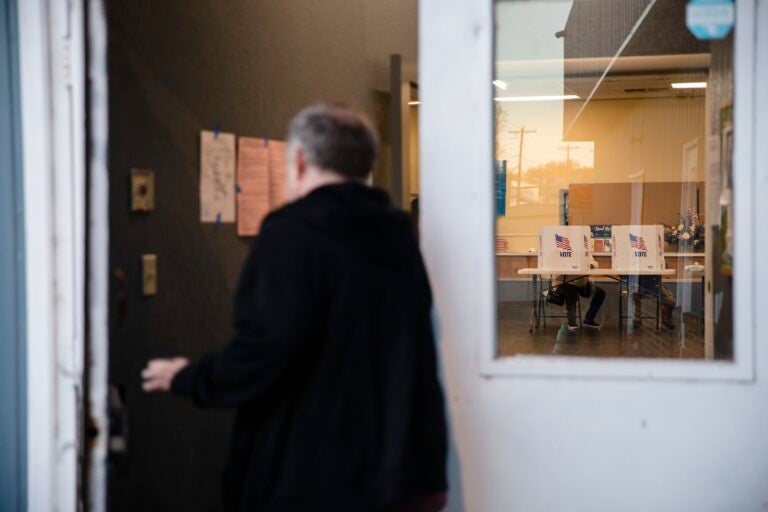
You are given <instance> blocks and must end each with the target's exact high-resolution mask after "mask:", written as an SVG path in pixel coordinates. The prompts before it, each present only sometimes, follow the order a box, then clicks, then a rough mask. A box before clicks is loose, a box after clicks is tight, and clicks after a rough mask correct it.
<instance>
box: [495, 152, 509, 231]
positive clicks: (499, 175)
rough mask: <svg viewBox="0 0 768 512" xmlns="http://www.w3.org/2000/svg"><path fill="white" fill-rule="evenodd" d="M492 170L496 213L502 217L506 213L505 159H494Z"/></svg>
mask: <svg viewBox="0 0 768 512" xmlns="http://www.w3.org/2000/svg"><path fill="white" fill-rule="evenodd" d="M493 171H494V175H495V177H496V215H497V216H499V217H503V216H504V215H506V213H507V161H506V160H496V161H495V162H494V164H493Z"/></svg>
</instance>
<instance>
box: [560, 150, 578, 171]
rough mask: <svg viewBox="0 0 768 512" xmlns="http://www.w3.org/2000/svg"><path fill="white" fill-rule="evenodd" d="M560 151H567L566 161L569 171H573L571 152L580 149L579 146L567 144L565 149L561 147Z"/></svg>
mask: <svg viewBox="0 0 768 512" xmlns="http://www.w3.org/2000/svg"><path fill="white" fill-rule="evenodd" d="M560 149H563V150H565V160H566V161H567V162H568V170H569V171H570V170H571V150H572V149H579V146H573V145H571V144H567V145H566V146H565V147H563V146H560Z"/></svg>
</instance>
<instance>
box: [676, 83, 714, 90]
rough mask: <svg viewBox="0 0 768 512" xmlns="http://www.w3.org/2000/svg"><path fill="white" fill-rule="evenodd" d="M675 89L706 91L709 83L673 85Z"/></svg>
mask: <svg viewBox="0 0 768 512" xmlns="http://www.w3.org/2000/svg"><path fill="white" fill-rule="evenodd" d="M672 88H673V89H706V88H707V82H678V83H676V84H672Z"/></svg>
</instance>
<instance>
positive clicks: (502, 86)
mask: <svg viewBox="0 0 768 512" xmlns="http://www.w3.org/2000/svg"><path fill="white" fill-rule="evenodd" d="M491 83H492V84H493V85H495V86H496V87H498V88H499V89H502V90H504V91H506V90H507V82H505V81H504V80H494V81H493V82H491Z"/></svg>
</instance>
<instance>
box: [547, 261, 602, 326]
mask: <svg viewBox="0 0 768 512" xmlns="http://www.w3.org/2000/svg"><path fill="white" fill-rule="evenodd" d="M593 261H594V260H593ZM590 266H592V264H590ZM595 266H596V264H595ZM553 288H554V289H555V290H557V293H558V294H559V295H562V296H563V297H565V309H566V312H567V315H568V331H569V332H575V331H577V330H578V329H579V322H578V321H577V319H576V314H577V309H578V303H579V296H581V297H584V298H588V299H591V300H590V302H589V309H587V314H586V315H584V322H583V325H584V327H587V328H589V329H594V330H597V331H599V330H600V329H602V325H600V324H599V323H598V322H597V321H596V320H595V318H596V317H597V313H598V312H599V311H600V307H601V306H602V305H603V302H604V301H605V290H603V289H602V288H601V287H599V286H597V285H596V284H594V283H593V282H592V281H590V280H589V277H587V276H564V275H560V276H557V278H555V282H554V286H553Z"/></svg>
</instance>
